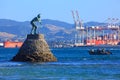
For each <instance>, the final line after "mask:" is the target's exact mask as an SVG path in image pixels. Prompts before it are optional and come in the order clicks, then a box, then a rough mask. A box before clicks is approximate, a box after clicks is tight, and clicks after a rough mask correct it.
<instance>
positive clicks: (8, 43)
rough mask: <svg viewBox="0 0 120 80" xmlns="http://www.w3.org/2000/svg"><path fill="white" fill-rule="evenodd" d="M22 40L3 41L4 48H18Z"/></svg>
mask: <svg viewBox="0 0 120 80" xmlns="http://www.w3.org/2000/svg"><path fill="white" fill-rule="evenodd" d="M22 44H23V42H13V41H5V42H4V43H3V47H4V48H20V47H21V46H22Z"/></svg>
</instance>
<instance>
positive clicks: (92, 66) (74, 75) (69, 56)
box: [0, 47, 120, 80]
mask: <svg viewBox="0 0 120 80" xmlns="http://www.w3.org/2000/svg"><path fill="white" fill-rule="evenodd" d="M90 48H91V47H90ZM90 48H89V47H80V48H60V49H57V48H54V49H51V51H52V52H53V54H54V55H55V56H56V57H57V58H58V61H57V62H47V63H29V62H12V61H10V59H11V58H12V57H13V56H14V55H16V53H17V52H18V48H15V49H12V48H6V49H5V48H0V80H120V48H112V47H110V48H107V49H109V50H111V51H112V53H113V54H112V55H89V54H88V50H89V49H90Z"/></svg>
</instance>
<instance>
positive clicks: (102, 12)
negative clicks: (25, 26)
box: [0, 0, 120, 23]
mask: <svg viewBox="0 0 120 80" xmlns="http://www.w3.org/2000/svg"><path fill="white" fill-rule="evenodd" d="M0 10H1V11H0V19H11V20H16V21H30V20H31V19H32V18H34V17H35V16H36V15H37V14H39V13H40V14H41V18H42V19H52V20H59V21H64V22H68V23H74V21H73V17H72V13H71V11H72V10H73V11H76V10H77V11H78V13H79V17H80V19H81V20H82V21H83V22H88V21H98V22H104V21H105V20H106V19H108V18H118V19H120V0H0Z"/></svg>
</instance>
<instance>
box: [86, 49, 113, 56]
mask: <svg viewBox="0 0 120 80" xmlns="http://www.w3.org/2000/svg"><path fill="white" fill-rule="evenodd" d="M88 52H89V54H90V55H109V54H112V53H111V52H110V51H109V50H105V49H97V50H94V49H91V50H89V51H88Z"/></svg>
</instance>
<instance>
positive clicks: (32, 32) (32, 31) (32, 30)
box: [31, 22, 35, 34]
mask: <svg viewBox="0 0 120 80" xmlns="http://www.w3.org/2000/svg"><path fill="white" fill-rule="evenodd" d="M31 25H32V29H31V34H34V26H35V25H34V23H33V22H31Z"/></svg>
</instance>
